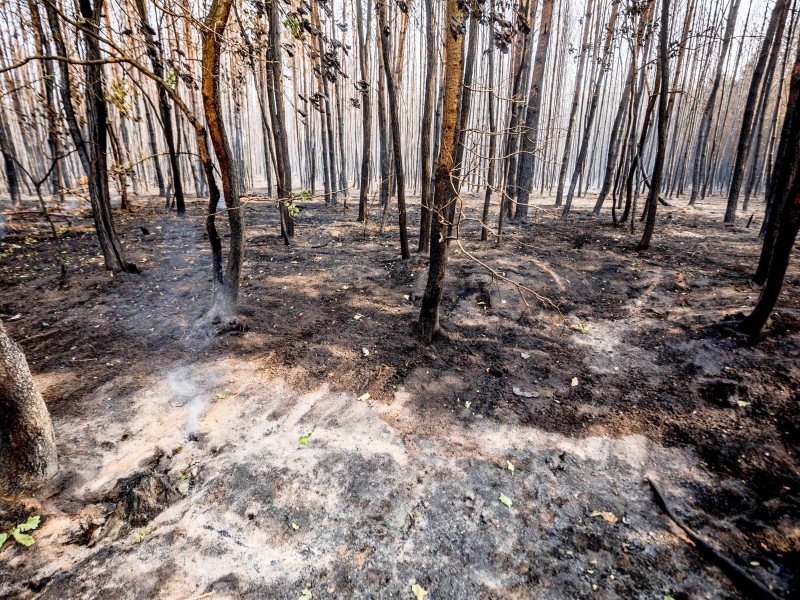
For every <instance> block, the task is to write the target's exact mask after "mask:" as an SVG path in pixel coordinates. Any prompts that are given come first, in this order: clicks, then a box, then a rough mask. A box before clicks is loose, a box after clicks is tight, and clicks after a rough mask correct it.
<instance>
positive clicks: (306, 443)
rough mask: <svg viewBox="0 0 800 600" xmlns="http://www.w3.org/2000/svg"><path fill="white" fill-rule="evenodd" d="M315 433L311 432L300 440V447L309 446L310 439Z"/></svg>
mask: <svg viewBox="0 0 800 600" xmlns="http://www.w3.org/2000/svg"><path fill="white" fill-rule="evenodd" d="M312 433H313V431H309V432H308V433H307V434H305V435H304V436H302V437H301V438H300V445H301V446H308V439H309V438H310V437H311V434H312Z"/></svg>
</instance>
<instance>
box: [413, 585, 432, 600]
mask: <svg viewBox="0 0 800 600" xmlns="http://www.w3.org/2000/svg"><path fill="white" fill-rule="evenodd" d="M411 593H412V594H414V597H415V598H416V599H417V600H425V596H427V595H428V590H426V589H425V588H424V587H422V586H421V585H420V584H418V583H415V584H414V585H412V586H411Z"/></svg>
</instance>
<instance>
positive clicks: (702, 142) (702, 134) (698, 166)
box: [689, 0, 741, 206]
mask: <svg viewBox="0 0 800 600" xmlns="http://www.w3.org/2000/svg"><path fill="white" fill-rule="evenodd" d="M740 2H741V0H733V2H731V7H730V11H729V12H728V22H727V24H726V26H725V34H724V36H723V38H722V49H721V50H720V54H719V59H718V60H717V68H716V70H715V71H714V80H713V82H712V84H711V91H710V93H709V95H708V101H707V102H706V107H705V109H704V110H703V116H702V117H701V119H700V128H699V130H698V132H697V143H696V145H695V150H694V168H693V169H692V193H691V196H690V197H689V206H694V204H695V202H697V197H698V194H699V189H700V183H701V181H702V180H703V173H704V170H705V167H706V153H707V150H708V134H709V131H710V129H711V121H712V118H713V116H714V106H715V105H716V101H717V94H718V93H719V86H720V82H721V81H722V71H723V67H724V66H725V60H726V58H727V56H728V49H729V48H730V45H731V40H732V39H733V31H734V27H735V26H736V16H737V14H738V12H739V4H740Z"/></svg>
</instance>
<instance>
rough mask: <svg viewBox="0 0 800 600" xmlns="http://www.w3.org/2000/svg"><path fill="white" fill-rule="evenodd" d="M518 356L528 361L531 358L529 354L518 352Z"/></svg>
mask: <svg viewBox="0 0 800 600" xmlns="http://www.w3.org/2000/svg"><path fill="white" fill-rule="evenodd" d="M519 355H520V356H521V357H522V358H524V359H525V360H528V359H529V358H530V357H531V355H530V354H528V353H527V352H520V353H519Z"/></svg>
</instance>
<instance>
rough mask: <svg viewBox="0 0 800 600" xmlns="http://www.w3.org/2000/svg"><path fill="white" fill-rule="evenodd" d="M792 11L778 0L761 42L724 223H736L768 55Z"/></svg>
mask: <svg viewBox="0 0 800 600" xmlns="http://www.w3.org/2000/svg"><path fill="white" fill-rule="evenodd" d="M788 12H789V3H788V2H787V0H776V2H775V6H774V8H773V9H772V14H771V15H770V18H769V25H768V26H767V33H766V35H765V36H764V40H763V41H762V42H761V49H760V50H759V53H758V60H757V61H756V66H755V68H754V69H753V77H752V79H751V80H750V89H749V90H748V92H747V100H745V105H744V112H743V114H742V128H741V131H740V132H739V143H738V145H737V147H736V162H735V163H734V166H733V177H732V179H731V187H730V190H729V191H728V206H727V207H726V209H725V220H724V221H725V223H733V222H734V221H735V220H736V208H737V205H738V203H739V192H740V191H741V188H742V182H743V179H744V171H745V167H746V166H747V159H748V157H749V156H750V136H751V134H752V129H753V119H754V117H755V109H756V101H757V99H758V91H759V89H760V87H761V81H762V79H763V78H764V71H765V69H766V66H767V59H768V58H769V55H770V48H771V47H772V39H773V37H775V36H776V35H777V36H778V37H782V36H783V29H784V26H785V25H786V17H787V15H788Z"/></svg>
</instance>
